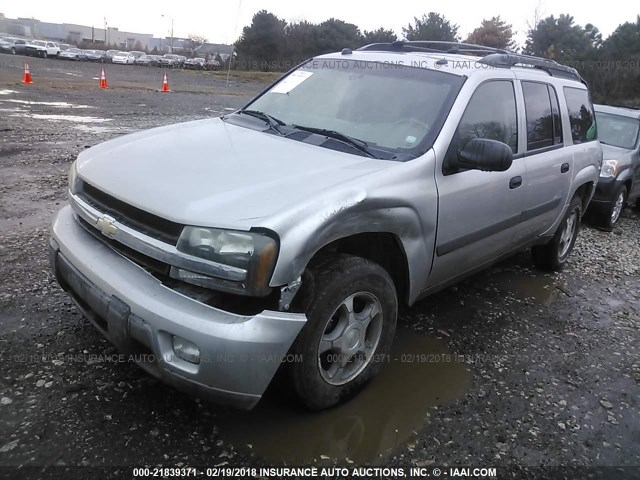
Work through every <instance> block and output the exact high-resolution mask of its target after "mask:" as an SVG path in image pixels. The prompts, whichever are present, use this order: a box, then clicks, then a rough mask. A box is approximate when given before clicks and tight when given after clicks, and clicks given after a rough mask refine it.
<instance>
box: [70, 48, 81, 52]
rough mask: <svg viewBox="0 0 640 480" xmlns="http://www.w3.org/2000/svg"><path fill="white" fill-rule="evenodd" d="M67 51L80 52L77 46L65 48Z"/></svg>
mask: <svg viewBox="0 0 640 480" xmlns="http://www.w3.org/2000/svg"><path fill="white" fill-rule="evenodd" d="M67 52H70V53H78V52H80V49H79V48H70V49H68V50H67Z"/></svg>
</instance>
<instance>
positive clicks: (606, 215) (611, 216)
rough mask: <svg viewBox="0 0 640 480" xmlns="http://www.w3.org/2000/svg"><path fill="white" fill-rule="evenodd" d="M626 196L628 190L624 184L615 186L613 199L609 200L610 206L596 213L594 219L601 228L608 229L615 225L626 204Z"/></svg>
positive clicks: (627, 195)
mask: <svg viewBox="0 0 640 480" xmlns="http://www.w3.org/2000/svg"><path fill="white" fill-rule="evenodd" d="M628 197H629V192H628V190H627V187H626V186H625V185H620V186H619V187H618V188H616V190H615V192H614V194H613V195H612V198H613V200H612V202H611V206H610V207H609V208H607V209H606V210H603V211H601V212H598V213H597V215H596V220H597V222H598V224H599V225H600V226H601V227H602V228H603V229H605V230H608V231H611V230H613V227H615V226H616V224H617V223H618V220H620V215H621V214H622V211H623V210H624V207H625V205H626V204H627V198H628ZM619 202H622V204H621V205H620V204H619ZM618 207H619V210H618Z"/></svg>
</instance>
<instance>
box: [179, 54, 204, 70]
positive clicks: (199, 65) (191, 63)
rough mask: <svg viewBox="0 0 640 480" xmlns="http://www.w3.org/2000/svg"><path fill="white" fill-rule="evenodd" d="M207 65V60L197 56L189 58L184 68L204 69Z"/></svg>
mask: <svg viewBox="0 0 640 480" xmlns="http://www.w3.org/2000/svg"><path fill="white" fill-rule="evenodd" d="M205 65H206V60H205V59H204V58H201V57H196V58H188V59H187V60H185V62H184V68H187V69H189V70H204V69H205Z"/></svg>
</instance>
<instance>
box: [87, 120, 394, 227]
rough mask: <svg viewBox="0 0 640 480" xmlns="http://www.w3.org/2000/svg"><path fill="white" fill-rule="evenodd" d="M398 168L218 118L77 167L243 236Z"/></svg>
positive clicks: (184, 219)
mask: <svg viewBox="0 0 640 480" xmlns="http://www.w3.org/2000/svg"><path fill="white" fill-rule="evenodd" d="M396 165H398V162H394V161H384V160H376V159H371V158H368V157H362V156H358V155H353V154H348V153H343V152H338V151H335V150H331V149H328V148H323V147H319V146H315V145H310V144H307V143H302V142H299V141H296V140H292V139H288V138H284V137H280V136H277V135H272V134H269V133H265V132H262V131H257V130H254V129H252V128H246V127H241V126H237V125H232V124H230V123H228V122H224V121H222V120H221V119H219V118H215V119H208V120H199V121H194V122H188V123H182V124H177V125H171V126H167V127H160V128H156V129H152V130H146V131H142V132H138V133H134V134H130V135H125V136H122V137H119V138H116V139H113V140H110V141H107V142H105V143H102V144H100V145H97V146H95V147H93V148H90V149H88V150H85V151H84V152H82V153H81V154H80V156H79V157H78V162H77V168H78V175H79V176H80V178H82V179H83V180H85V181H87V182H89V183H90V184H92V185H94V186H95V187H97V188H99V189H101V190H103V191H105V192H107V193H109V194H110V195H112V196H114V197H116V198H118V199H121V200H122V201H124V202H127V203H129V204H132V205H134V206H136V207H138V208H141V209H143V210H145V211H148V212H151V213H154V214H156V215H158V216H160V217H163V218H167V219H169V220H172V221H174V222H178V223H182V224H189V225H201V226H218V227H225V228H240V229H242V228H251V227H255V226H260V225H261V223H263V222H261V219H263V218H264V217H268V216H270V215H282V214H284V213H286V211H287V209H293V208H295V207H296V206H299V205H300V204H301V203H304V202H308V201H309V200H310V199H313V198H314V197H321V196H325V197H322V198H328V197H326V196H327V195H329V196H330V195H331V192H330V190H331V189H332V188H336V189H340V188H342V187H343V186H344V184H345V182H349V181H352V180H354V179H357V178H359V177H361V176H363V175H367V174H370V173H373V172H376V171H380V170H382V169H386V168H392V167H393V166H396ZM356 185H357V183H356Z"/></svg>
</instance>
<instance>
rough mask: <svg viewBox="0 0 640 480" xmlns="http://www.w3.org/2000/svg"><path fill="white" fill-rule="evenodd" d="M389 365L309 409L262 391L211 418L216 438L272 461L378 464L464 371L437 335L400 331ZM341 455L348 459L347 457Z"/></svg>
mask: <svg viewBox="0 0 640 480" xmlns="http://www.w3.org/2000/svg"><path fill="white" fill-rule="evenodd" d="M391 358H392V360H391V362H390V363H389V364H387V365H386V366H385V368H384V369H383V371H382V374H381V375H380V376H379V377H378V378H377V379H376V380H374V382H372V383H371V384H370V385H369V386H368V387H367V388H366V389H365V390H364V391H363V392H361V393H360V394H359V395H358V396H357V397H356V398H354V399H352V400H351V401H349V402H347V403H346V404H343V405H340V406H338V407H335V408H332V409H329V410H326V411H322V412H309V411H307V410H305V409H303V408H301V407H300V406H299V405H298V404H297V403H296V402H295V400H293V399H283V398H273V397H277V396H280V397H281V395H278V393H275V392H274V393H273V395H271V396H270V395H267V397H265V398H263V400H262V401H261V402H260V403H259V404H258V406H257V407H256V408H255V409H254V410H252V411H250V412H242V413H238V412H232V413H230V414H225V415H224V418H220V419H219V420H218V422H219V424H220V427H221V428H220V431H221V435H222V438H223V439H224V440H226V441H227V442H230V443H232V444H234V445H244V446H246V445H251V451H252V452H253V453H254V454H256V455H258V456H260V457H265V458H266V459H268V460H270V461H272V462H274V463H281V462H284V463H286V464H289V465H305V464H309V463H312V462H314V461H321V459H324V458H325V456H326V457H330V458H332V459H336V460H337V461H338V464H342V465H344V464H346V462H347V461H349V460H350V461H353V462H355V463H356V464H363V463H367V464H370V463H374V462H377V463H379V462H380V461H383V460H384V458H385V457H386V456H388V455H390V454H391V453H392V452H393V450H394V449H395V448H396V447H398V446H400V445H402V444H405V443H407V442H409V441H410V440H411V439H412V438H414V437H415V436H416V434H417V432H418V431H420V430H421V429H422V428H423V425H424V418H425V414H426V413H427V411H428V410H429V409H430V408H431V407H433V406H436V405H439V404H441V403H443V402H446V401H449V400H453V399H455V398H458V397H460V396H461V395H462V394H463V393H464V391H465V390H466V388H467V385H468V383H469V379H470V374H469V371H468V370H467V369H466V368H465V366H464V364H463V363H462V362H461V361H459V360H458V361H456V359H455V358H454V356H453V355H451V354H450V353H449V352H448V350H447V348H446V346H445V344H444V343H443V342H441V341H440V340H436V339H433V338H429V337H425V336H422V335H419V334H416V333H414V332H408V331H399V333H398V335H397V336H396V339H395V342H394V350H393V353H392V355H391ZM347 459H348V460H347Z"/></svg>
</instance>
